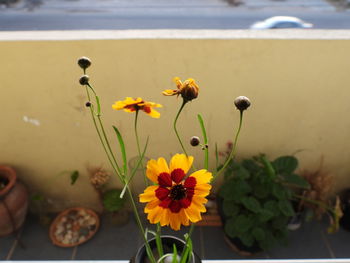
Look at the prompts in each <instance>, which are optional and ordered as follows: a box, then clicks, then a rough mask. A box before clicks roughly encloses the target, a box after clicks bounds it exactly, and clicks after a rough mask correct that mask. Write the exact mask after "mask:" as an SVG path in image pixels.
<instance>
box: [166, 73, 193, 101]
mask: <svg viewBox="0 0 350 263" xmlns="http://www.w3.org/2000/svg"><path fill="white" fill-rule="evenodd" d="M174 82H175V84H176V87H177V89H174V90H172V89H167V90H164V91H163V92H162V93H163V95H165V96H174V95H177V96H179V95H181V97H182V98H183V99H184V100H185V101H191V100H193V99H195V98H197V97H198V92H199V87H198V85H197V84H196V81H195V80H194V79H191V78H190V79H186V80H185V81H184V82H183V83H182V81H181V80H180V78H178V77H176V78H174Z"/></svg>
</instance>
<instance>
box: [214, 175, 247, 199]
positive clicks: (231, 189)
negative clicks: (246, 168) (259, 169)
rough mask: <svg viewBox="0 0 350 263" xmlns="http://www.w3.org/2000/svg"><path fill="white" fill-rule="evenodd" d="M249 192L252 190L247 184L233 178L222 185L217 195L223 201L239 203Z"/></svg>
mask: <svg viewBox="0 0 350 263" xmlns="http://www.w3.org/2000/svg"><path fill="white" fill-rule="evenodd" d="M251 190H252V188H251V187H250V185H249V184H248V183H247V182H245V181H242V180H237V179H236V178H233V179H231V180H229V181H227V182H225V184H223V185H222V187H221V188H220V190H219V195H220V196H221V197H222V198H224V199H225V200H231V201H237V202H241V199H242V198H243V197H244V196H245V195H246V194H248V193H250V192H251Z"/></svg>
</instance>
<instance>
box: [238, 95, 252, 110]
mask: <svg viewBox="0 0 350 263" xmlns="http://www.w3.org/2000/svg"><path fill="white" fill-rule="evenodd" d="M234 103H235V106H236V108H237V109H238V110H239V111H241V112H242V111H244V110H246V109H248V108H249V106H250V100H249V99H248V98H247V97H245V96H239V97H237V98H236V99H235V101H234Z"/></svg>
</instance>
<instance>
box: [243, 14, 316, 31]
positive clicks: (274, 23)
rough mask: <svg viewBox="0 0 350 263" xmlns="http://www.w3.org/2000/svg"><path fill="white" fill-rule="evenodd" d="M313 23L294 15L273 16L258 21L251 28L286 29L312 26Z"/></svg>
mask: <svg viewBox="0 0 350 263" xmlns="http://www.w3.org/2000/svg"><path fill="white" fill-rule="evenodd" d="M312 27H313V24H311V23H306V22H305V21H303V20H301V19H300V18H297V17H294V16H273V17H270V18H268V19H265V20H264V21H258V22H256V23H254V24H252V25H251V26H250V29H285V28H312Z"/></svg>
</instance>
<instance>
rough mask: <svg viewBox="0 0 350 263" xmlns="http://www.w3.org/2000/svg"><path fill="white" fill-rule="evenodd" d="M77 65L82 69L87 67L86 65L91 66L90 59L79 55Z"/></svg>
mask: <svg viewBox="0 0 350 263" xmlns="http://www.w3.org/2000/svg"><path fill="white" fill-rule="evenodd" d="M78 65H79V66H80V67H81V68H82V69H87V68H88V67H90V66H91V60H90V59H89V58H87V57H81V58H79V59H78Z"/></svg>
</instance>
